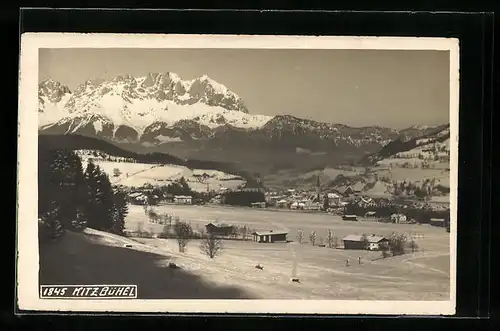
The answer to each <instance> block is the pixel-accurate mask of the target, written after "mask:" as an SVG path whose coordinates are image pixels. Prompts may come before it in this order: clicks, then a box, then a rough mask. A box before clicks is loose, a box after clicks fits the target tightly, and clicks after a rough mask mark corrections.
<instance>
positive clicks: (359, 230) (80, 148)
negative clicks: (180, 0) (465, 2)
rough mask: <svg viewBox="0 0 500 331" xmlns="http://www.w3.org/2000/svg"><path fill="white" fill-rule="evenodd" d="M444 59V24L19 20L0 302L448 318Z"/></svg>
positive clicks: (449, 175)
mask: <svg viewBox="0 0 500 331" xmlns="http://www.w3.org/2000/svg"><path fill="white" fill-rule="evenodd" d="M458 62H459V61H458V41H457V40H455V39H446V38H410V37H404V38H395V37H391V38H389V37H387V38H385V37H305V36H242V35H240V36H217V35H118V34H117V35H111V34H110V35H106V34H66V33H64V34H62V33H61V34H49V33H33V34H24V35H23V36H22V40H21V60H20V95H19V159H18V194H19V204H18V220H17V222H18V226H17V238H18V241H17V242H18V247H17V249H18V254H19V260H18V269H17V277H18V290H17V295H18V305H19V308H20V309H27V310H35V311H60V312H62V311H72V312H76V311H87V312H88V311H91V312H92V311H95V312H98V311H101V312H112V311H116V312H165V313H171V312H184V313H189V312H198V313H199V312H220V313H230V312H235V313H317V314H321V313H328V314H416V315H439V314H443V315H451V314H454V313H455V300H456V297H455V286H456V214H457V172H458V170H457V166H458V164H457V163H458V84H459V76H458V72H459V68H458ZM69 299H71V300H69Z"/></svg>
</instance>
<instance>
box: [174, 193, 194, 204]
mask: <svg viewBox="0 0 500 331" xmlns="http://www.w3.org/2000/svg"><path fill="white" fill-rule="evenodd" d="M174 202H175V203H179V204H186V205H190V204H192V203H193V198H192V197H191V196H189V195H176V196H174Z"/></svg>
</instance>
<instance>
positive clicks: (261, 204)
mask: <svg viewBox="0 0 500 331" xmlns="http://www.w3.org/2000/svg"><path fill="white" fill-rule="evenodd" d="M251 205H252V207H253V208H266V203H265V202H252V203H251Z"/></svg>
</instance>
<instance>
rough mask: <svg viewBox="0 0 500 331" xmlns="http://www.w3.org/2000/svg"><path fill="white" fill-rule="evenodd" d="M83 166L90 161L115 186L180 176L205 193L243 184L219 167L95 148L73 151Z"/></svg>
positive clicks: (159, 182)
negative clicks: (117, 154)
mask: <svg viewBox="0 0 500 331" xmlns="http://www.w3.org/2000/svg"><path fill="white" fill-rule="evenodd" d="M75 153H76V154H77V155H78V156H79V157H80V158H81V160H82V166H83V167H84V168H85V167H86V166H87V164H88V162H89V161H90V160H92V163H94V164H95V165H97V166H99V168H100V169H101V170H102V171H104V172H105V173H106V174H108V176H109V178H110V180H111V182H112V183H113V184H115V185H123V186H126V187H141V186H143V185H145V184H149V185H154V186H156V185H168V184H170V183H172V182H174V181H178V180H179V179H180V178H181V177H184V179H185V180H186V181H187V183H188V185H189V187H190V188H191V189H192V190H194V191H198V192H206V190H207V188H210V189H212V190H218V189H220V188H223V187H224V188H229V189H237V188H238V187H239V186H241V185H243V184H245V183H246V180H245V179H243V178H242V177H240V176H238V175H234V174H229V173H225V172H222V171H219V170H206V169H191V168H188V167H186V166H182V165H174V164H152V163H140V162H135V161H134V160H133V159H130V158H123V157H115V156H112V155H109V154H107V153H104V152H102V151H95V150H75Z"/></svg>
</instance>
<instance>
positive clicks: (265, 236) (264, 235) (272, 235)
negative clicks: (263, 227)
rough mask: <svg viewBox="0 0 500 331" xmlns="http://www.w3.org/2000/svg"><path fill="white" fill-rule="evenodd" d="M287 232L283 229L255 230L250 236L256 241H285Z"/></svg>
mask: <svg viewBox="0 0 500 331" xmlns="http://www.w3.org/2000/svg"><path fill="white" fill-rule="evenodd" d="M287 234H288V232H285V231H273V230H270V231H255V232H254V233H252V238H253V241H256V242H258V243H274V242H286V235H287Z"/></svg>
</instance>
